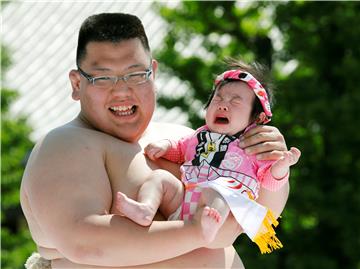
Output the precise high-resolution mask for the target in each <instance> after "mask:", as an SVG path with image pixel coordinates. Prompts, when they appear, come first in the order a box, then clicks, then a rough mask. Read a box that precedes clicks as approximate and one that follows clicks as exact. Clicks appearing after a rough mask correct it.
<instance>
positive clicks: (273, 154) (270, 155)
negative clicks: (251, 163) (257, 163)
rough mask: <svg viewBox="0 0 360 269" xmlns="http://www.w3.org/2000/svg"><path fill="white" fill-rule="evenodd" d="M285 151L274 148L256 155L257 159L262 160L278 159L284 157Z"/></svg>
mask: <svg viewBox="0 0 360 269" xmlns="http://www.w3.org/2000/svg"><path fill="white" fill-rule="evenodd" d="M283 155H284V151H281V150H272V151H268V152H263V153H260V154H257V155H256V159H258V160H261V161H276V160H279V159H281V158H282V157H283Z"/></svg>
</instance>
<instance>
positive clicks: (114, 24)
mask: <svg viewBox="0 0 360 269" xmlns="http://www.w3.org/2000/svg"><path fill="white" fill-rule="evenodd" d="M132 38H138V39H139V40H140V41H141V44H142V45H143V47H144V49H145V50H146V51H150V46H149V42H148V38H147V36H146V33H145V29H144V26H143V25H142V23H141V21H140V19H139V18H138V17H136V16H134V15H131V14H124V13H101V14H96V15H92V16H90V17H88V18H87V19H86V20H85V21H84V22H83V23H82V25H81V27H80V31H79V39H78V46H77V51H76V63H77V65H80V62H81V61H82V60H83V59H84V57H85V55H86V46H87V44H88V43H89V42H92V41H95V42H106V41H109V42H114V43H116V42H120V41H123V40H129V39H132Z"/></svg>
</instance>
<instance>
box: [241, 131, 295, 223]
mask: <svg viewBox="0 0 360 269" xmlns="http://www.w3.org/2000/svg"><path fill="white" fill-rule="evenodd" d="M239 146H240V147H242V148H244V149H245V152H246V153H247V154H250V155H253V154H255V155H256V158H257V159H258V160H278V159H280V158H281V157H282V156H283V154H284V152H285V151H287V146H286V142H285V139H284V136H283V135H282V134H281V133H280V131H279V130H278V129H277V128H276V127H274V126H268V125H259V126H256V127H255V128H253V129H251V130H249V131H248V132H247V133H246V134H245V135H244V137H243V138H242V139H241V141H240V144H239ZM289 190H290V186H289V182H287V183H286V184H285V185H284V186H282V187H281V188H280V189H279V190H278V191H275V192H274V191H269V190H266V189H265V188H261V189H260V192H259V198H258V199H257V202H259V203H260V204H262V205H264V206H267V207H269V208H271V209H272V210H273V211H274V214H275V215H276V217H279V216H280V214H281V212H282V211H283V209H284V207H285V204H286V202H287V199H288V196H289Z"/></svg>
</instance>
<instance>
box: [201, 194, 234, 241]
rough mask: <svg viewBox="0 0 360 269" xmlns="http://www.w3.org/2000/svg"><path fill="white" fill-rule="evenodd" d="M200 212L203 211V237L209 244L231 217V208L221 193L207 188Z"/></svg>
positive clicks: (202, 198)
mask: <svg viewBox="0 0 360 269" xmlns="http://www.w3.org/2000/svg"><path fill="white" fill-rule="evenodd" d="M199 210H202V213H201V226H202V231H203V236H204V238H206V240H207V241H208V242H211V241H213V240H214V238H215V236H216V234H217V232H218V231H219V229H220V227H221V226H222V225H223V223H224V221H225V220H226V218H227V216H228V215H229V212H230V209H229V206H228V205H227V203H226V202H225V200H224V199H223V198H222V196H221V195H220V194H219V193H217V192H216V191H215V190H213V189H210V188H207V189H204V190H203V191H202V196H201V201H200V204H199Z"/></svg>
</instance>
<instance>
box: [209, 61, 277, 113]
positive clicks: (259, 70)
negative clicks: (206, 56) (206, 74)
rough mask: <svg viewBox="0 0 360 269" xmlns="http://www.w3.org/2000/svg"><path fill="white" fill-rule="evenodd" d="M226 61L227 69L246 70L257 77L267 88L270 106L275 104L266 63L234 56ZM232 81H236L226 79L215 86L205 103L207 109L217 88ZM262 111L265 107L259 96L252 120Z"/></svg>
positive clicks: (255, 103) (254, 105) (254, 106)
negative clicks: (247, 60)
mask: <svg viewBox="0 0 360 269" xmlns="http://www.w3.org/2000/svg"><path fill="white" fill-rule="evenodd" d="M224 63H225V65H226V70H231V69H238V70H241V71H245V72H248V73H250V74H251V75H253V76H254V77H255V78H256V80H257V81H259V82H260V84H261V85H262V86H263V87H264V88H265V91H266V93H267V95H268V99H269V103H270V107H272V106H273V104H274V91H273V85H272V82H271V80H270V78H269V76H268V74H269V70H268V68H267V67H266V66H265V65H262V64H260V63H258V62H252V63H245V62H244V61H242V60H235V59H232V58H229V59H227V60H225V62H224ZM232 81H234V80H231V79H228V80H224V81H222V82H221V83H220V84H219V85H218V86H217V87H216V88H215V87H214V88H213V90H212V92H211V94H210V96H209V98H208V100H207V102H206V104H205V109H207V108H208V107H209V105H210V103H211V100H212V99H213V97H214V95H215V92H216V91H217V90H219V89H220V88H221V87H222V86H224V85H225V84H227V83H229V82H232ZM235 81H238V80H235ZM261 112H264V109H263V107H262V105H261V102H260V100H259V99H258V98H255V100H254V104H253V108H252V111H251V114H250V116H251V118H252V120H256V119H257V117H258V116H259V115H260V113H261Z"/></svg>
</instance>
